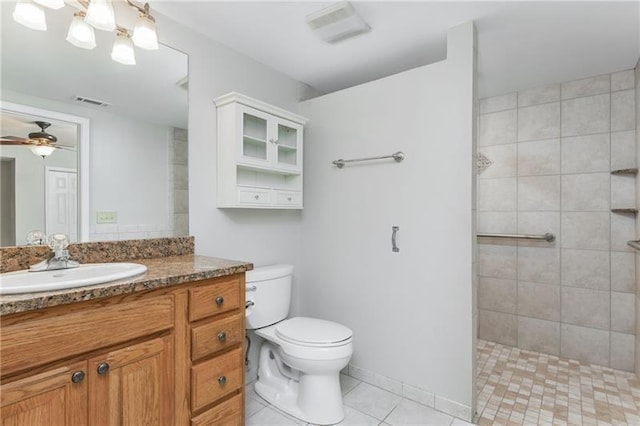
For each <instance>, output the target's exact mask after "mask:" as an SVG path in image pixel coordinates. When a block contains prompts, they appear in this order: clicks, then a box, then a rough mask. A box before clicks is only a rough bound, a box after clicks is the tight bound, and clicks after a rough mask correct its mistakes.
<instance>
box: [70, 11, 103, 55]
mask: <svg viewBox="0 0 640 426" xmlns="http://www.w3.org/2000/svg"><path fill="white" fill-rule="evenodd" d="M84 16H85V13H84V12H76V13H74V14H73V20H72V21H71V25H69V32H68V33H67V41H68V42H69V43H71V44H73V45H74V46H76V47H80V48H82V49H93V48H94V47H96V34H95V32H94V31H93V27H92V26H91V25H89V24H87V23H86V22H85V21H84Z"/></svg>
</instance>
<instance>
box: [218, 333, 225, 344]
mask: <svg viewBox="0 0 640 426" xmlns="http://www.w3.org/2000/svg"><path fill="white" fill-rule="evenodd" d="M226 341H227V333H225V332H224V331H221V332H220V333H218V342H220V343H224V342H226Z"/></svg>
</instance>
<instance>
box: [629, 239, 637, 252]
mask: <svg viewBox="0 0 640 426" xmlns="http://www.w3.org/2000/svg"><path fill="white" fill-rule="evenodd" d="M627 245H628V246H629V247H633V248H634V249H636V250H640V240H631V241H627Z"/></svg>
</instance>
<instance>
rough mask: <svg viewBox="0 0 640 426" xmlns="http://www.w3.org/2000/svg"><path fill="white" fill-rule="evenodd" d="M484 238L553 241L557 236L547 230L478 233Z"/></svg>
mask: <svg viewBox="0 0 640 426" xmlns="http://www.w3.org/2000/svg"><path fill="white" fill-rule="evenodd" d="M478 237H482V238H517V239H520V240H544V241H547V242H549V243H550V242H553V241H555V239H556V236H555V235H553V234H551V233H549V232H547V233H546V234H478Z"/></svg>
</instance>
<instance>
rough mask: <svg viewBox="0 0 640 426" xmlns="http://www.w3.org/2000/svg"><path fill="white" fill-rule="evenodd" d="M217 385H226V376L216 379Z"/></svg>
mask: <svg viewBox="0 0 640 426" xmlns="http://www.w3.org/2000/svg"><path fill="white" fill-rule="evenodd" d="M218 383H219V384H220V386H224V385H226V384H227V377H226V376H220V377H218Z"/></svg>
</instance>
